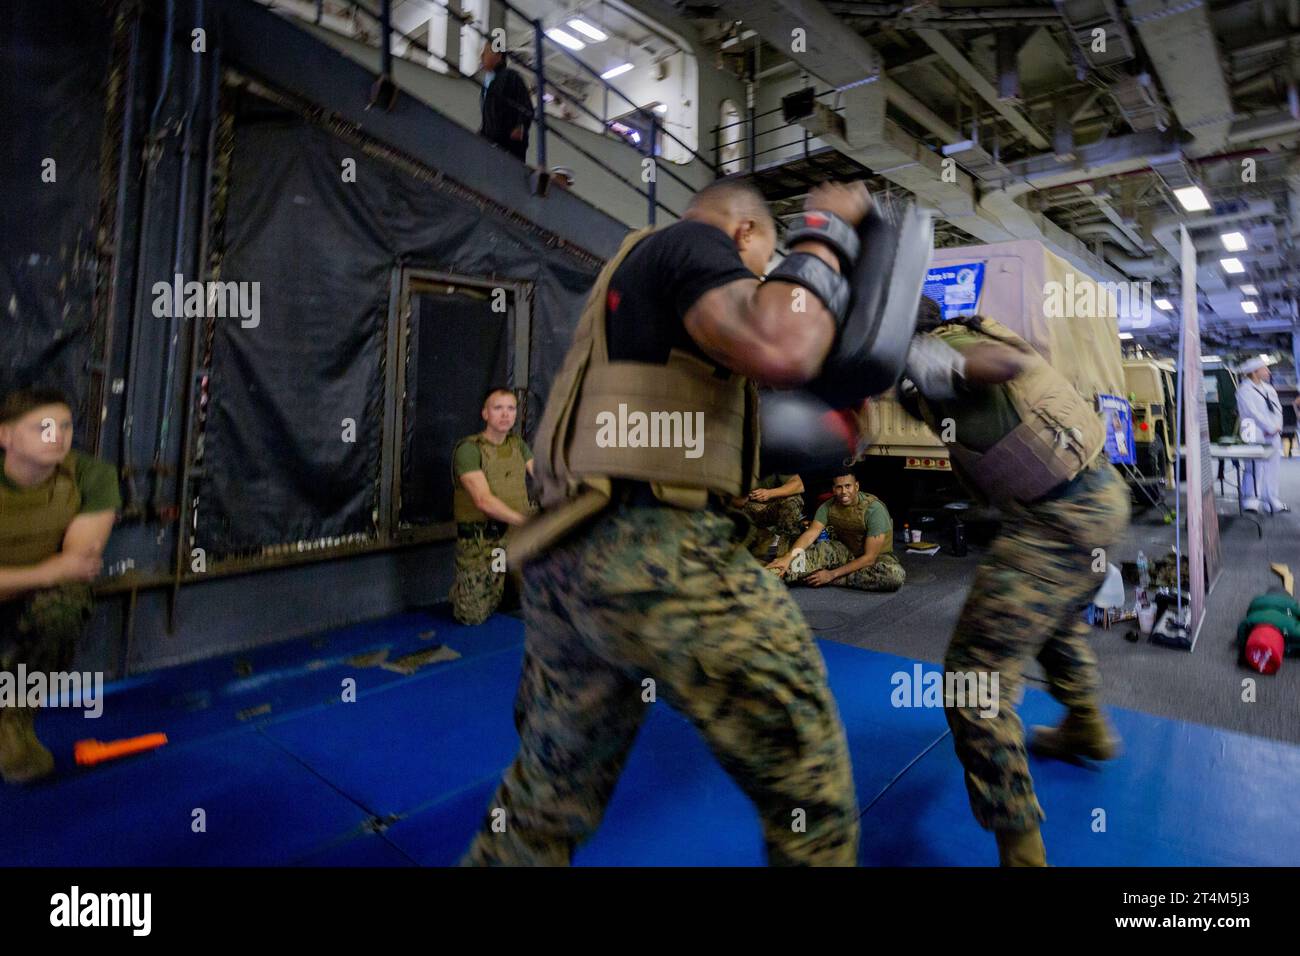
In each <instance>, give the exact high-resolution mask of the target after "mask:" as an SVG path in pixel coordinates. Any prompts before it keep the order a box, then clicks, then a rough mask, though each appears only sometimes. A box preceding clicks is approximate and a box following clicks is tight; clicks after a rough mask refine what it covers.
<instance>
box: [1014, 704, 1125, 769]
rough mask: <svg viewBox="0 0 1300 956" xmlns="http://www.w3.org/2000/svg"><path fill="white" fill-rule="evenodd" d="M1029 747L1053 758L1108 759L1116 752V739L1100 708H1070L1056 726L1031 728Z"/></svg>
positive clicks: (1117, 749) (1043, 755)
mask: <svg viewBox="0 0 1300 956" xmlns="http://www.w3.org/2000/svg"><path fill="white" fill-rule="evenodd" d="M1029 749H1030V751H1032V752H1033V753H1035V754H1037V755H1038V756H1040V757H1051V758H1055V759H1057V760H1070V759H1071V758H1076V757H1088V758H1089V759H1091V760H1110V759H1112V758H1113V757H1115V756H1117V755H1118V754H1119V749H1120V739H1119V737H1118V736H1116V735H1115V734H1113V733H1112V732H1111V730H1110V727H1109V726H1107V724H1106V718H1104V717H1102V715H1101V711H1098V710H1090V711H1078V710H1072V711H1070V712H1069V713H1068V714H1066V715H1065V719H1064V720H1063V721H1061V726H1059V727H1042V726H1039V727H1034V728H1033V729H1032V730H1031V731H1030V737H1029Z"/></svg>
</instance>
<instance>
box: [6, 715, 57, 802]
mask: <svg viewBox="0 0 1300 956" xmlns="http://www.w3.org/2000/svg"><path fill="white" fill-rule="evenodd" d="M53 772H54V755H53V754H52V753H50V751H49V750H48V749H47V748H46V747H45V745H44V744H42V743H41V742H40V741H39V740H37V739H36V711H34V710H32V709H31V708H30V707H0V779H3V780H4V782H5V783H30V782H31V781H33V780H39V779H40V778H41V777H47V776H49V775H50V774H51V773H53Z"/></svg>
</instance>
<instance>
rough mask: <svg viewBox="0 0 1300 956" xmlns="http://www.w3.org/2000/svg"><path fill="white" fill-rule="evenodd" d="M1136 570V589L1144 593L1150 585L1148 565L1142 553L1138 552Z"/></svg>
mask: <svg viewBox="0 0 1300 956" xmlns="http://www.w3.org/2000/svg"><path fill="white" fill-rule="evenodd" d="M1137 569H1138V587H1139V588H1141V589H1142V590H1143V591H1145V590H1146V589H1147V588H1148V587H1149V586H1150V584H1151V574H1150V564H1149V563H1148V562H1147V556H1146V554H1144V553H1143V552H1141V551H1139V552H1138V558H1137Z"/></svg>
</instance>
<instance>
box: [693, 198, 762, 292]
mask: <svg viewBox="0 0 1300 956" xmlns="http://www.w3.org/2000/svg"><path fill="white" fill-rule="evenodd" d="M682 218H683V219H694V220H696V221H699V222H707V223H708V224H709V225H711V226H717V227H718V228H719V229H721V230H722V231H723V232H725V233H726V234H727V235H729V236H731V238H732V240H733V241H734V242H735V243H736V249H737V250H738V251H739V253H740V258H741V260H742V261H743V262H744V263H745V267H746V268H747V269H749V270H750V271H751V272H753V273H754V274H755V275H760V276H761V275H762V274H763V273H764V271H766V269H767V263H768V260H769V259H771V257H772V253H773V251H774V250H775V249H776V223H775V221H773V219H772V213H771V210H769V209H768V208H767V200H766V199H764V198H763V194H762V193H761V192H759V191H758V190H757V189H755V188H754V187H753V186H752V185H751V184H749V183H748V182H745V181H744V180H741V179H719V180H718V181H717V182H715V183H711V184H709V185H708V186H705V187H704V188H703V189H701V190H700V191H699V192H697V193H696V194H695V196H694V197H693V198H692V199H691V202H690V205H689V206H687V207H686V212H685V214H684V215H683V217H682Z"/></svg>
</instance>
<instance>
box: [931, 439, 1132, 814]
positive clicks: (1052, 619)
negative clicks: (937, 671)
mask: <svg viewBox="0 0 1300 956" xmlns="http://www.w3.org/2000/svg"><path fill="white" fill-rule="evenodd" d="M1128 517H1129V495H1128V489H1127V488H1126V487H1125V485H1124V482H1123V480H1122V479H1121V478H1120V476H1119V474H1118V472H1116V471H1115V469H1114V467H1113V466H1111V465H1110V464H1109V463H1108V462H1105V461H1103V462H1100V463H1098V464H1096V465H1093V466H1092V467H1090V468H1088V469H1086V470H1085V471H1083V472H1082V473H1081V474H1080V475H1079V476H1078V477H1077V478H1075V480H1074V481H1073V482H1072V483H1071V484H1070V485H1069V486H1067V488H1066V492H1065V494H1063V495H1062V496H1061V497H1058V498H1056V499H1053V500H1046V501H1041V502H1036V503H1035V504H1033V505H1031V506H1020V507H1016V508H1014V509H1012V510H1010V511H1008V513H1007V514H1006V517H1005V521H1004V522H1003V530H1002V533H1001V534H1000V535H999V536H998V537H997V539H995V541H994V542H993V544H992V546H991V547H990V549H989V552H988V555H987V556H986V557H985V558H984V560H983V561H982V562H981V563H980V566H979V569H978V570H977V571H976V574H975V581H974V583H973V584H972V585H971V589H970V594H969V596H968V597H967V599H966V604H965V606H964V607H963V608H962V612H961V617H960V618H959V620H958V622H957V627H956V630H955V632H954V633H953V637H952V642H951V643H950V644H949V645H948V651H947V654H946V656H945V657H944V669H945V671H948V672H960V673H962V674H969V673H976V674H978V673H980V672H984V673H994V672H996V673H997V674H998V695H999V701H998V707H997V713H996V715H995V716H993V717H981V716H980V711H981V709H982V708H981V706H980V705H978V704H973V705H972V706H968V707H957V706H955V705H952V704H954V702H949V704H950V705H952V706H948V707H947V709H946V710H945V714H946V716H947V718H948V726H949V727H950V728H952V735H953V743H954V745H955V747H956V750H957V757H958V758H959V759H960V760H961V763H962V766H963V767H964V768H965V774H966V790H967V793H968V794H969V796H970V804H971V809H972V810H973V811H974V813H975V819H976V820H978V821H979V824H980V825H981V826H982V827H984V828H985V829H990V830H993V829H1008V830H1027V829H1029V828H1031V827H1034V826H1037V825H1038V823H1039V822H1040V821H1041V820H1043V819H1045V817H1044V814H1043V809H1042V807H1041V806H1039V803H1038V798H1037V797H1036V796H1035V795H1034V783H1033V779H1032V778H1031V777H1030V775H1029V764H1028V761H1027V759H1026V755H1025V739H1024V727H1023V726H1022V725H1021V723H1020V718H1019V717H1018V716H1017V715H1016V712H1015V704H1016V703H1017V702H1018V701H1019V697H1020V692H1021V690H1022V685H1023V669H1024V666H1025V664H1026V663H1027V662H1028V661H1029V658H1030V657H1036V658H1037V659H1038V661H1039V663H1040V664H1042V667H1043V670H1044V672H1045V673H1046V675H1047V681H1048V685H1049V689H1050V691H1051V694H1052V696H1053V697H1055V698H1056V699H1057V700H1058V701H1060V702H1061V703H1062V704H1064V705H1065V706H1066V707H1068V708H1069V709H1070V710H1072V711H1076V712H1079V713H1084V714H1087V713H1091V712H1095V711H1096V709H1097V708H1098V707H1099V706H1100V704H1099V701H1098V696H1097V695H1098V690H1099V687H1100V679H1099V676H1098V672H1097V658H1096V657H1095V656H1094V655H1093V652H1092V649H1091V648H1090V647H1089V646H1088V641H1087V635H1088V626H1087V625H1086V624H1085V623H1084V621H1083V615H1082V611H1083V608H1084V606H1085V605H1086V604H1087V603H1088V602H1089V601H1090V600H1091V598H1092V595H1093V594H1094V593H1095V592H1096V590H1097V588H1099V587H1100V586H1101V582H1102V580H1103V579H1104V573H1102V572H1098V571H1094V570H1093V568H1094V565H1095V563H1096V561H1097V559H1096V557H1095V556H1094V554H1093V550H1094V549H1095V548H1102V549H1109V548H1111V547H1113V546H1114V545H1116V544H1118V543H1119V541H1120V540H1121V538H1122V537H1123V534H1124V530H1125V528H1126V527H1127V526H1128ZM1104 570H1105V568H1104V564H1103V567H1102V571H1103V572H1104Z"/></svg>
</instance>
